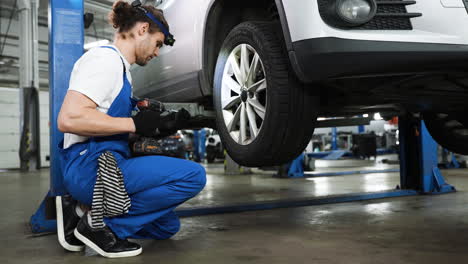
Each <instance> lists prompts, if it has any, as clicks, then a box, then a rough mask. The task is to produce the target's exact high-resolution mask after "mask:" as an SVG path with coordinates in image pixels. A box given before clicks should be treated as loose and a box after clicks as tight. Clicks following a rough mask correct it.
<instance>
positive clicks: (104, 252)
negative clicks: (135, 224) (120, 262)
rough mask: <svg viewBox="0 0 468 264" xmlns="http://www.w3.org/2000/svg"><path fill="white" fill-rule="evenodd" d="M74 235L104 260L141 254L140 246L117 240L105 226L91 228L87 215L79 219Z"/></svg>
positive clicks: (124, 240)
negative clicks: (104, 258)
mask: <svg viewBox="0 0 468 264" xmlns="http://www.w3.org/2000/svg"><path fill="white" fill-rule="evenodd" d="M74 233H75V236H76V237H77V238H78V239H79V240H81V241H82V242H83V243H84V244H85V245H86V246H88V247H90V248H92V249H93V250H94V251H96V252H97V253H98V254H99V255H101V256H103V257H106V258H124V257H134V256H137V255H140V254H141V252H142V248H141V246H140V245H138V244H136V243H132V242H130V241H128V240H126V239H120V238H118V237H117V236H116V235H115V234H114V233H113V232H112V230H111V229H110V228H109V227H107V226H105V227H103V228H91V226H90V224H89V223H88V217H87V214H85V215H84V216H83V217H82V218H81V220H80V222H79V223H78V226H77V227H76V229H75V231H74Z"/></svg>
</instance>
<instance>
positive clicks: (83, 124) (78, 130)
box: [58, 90, 135, 136]
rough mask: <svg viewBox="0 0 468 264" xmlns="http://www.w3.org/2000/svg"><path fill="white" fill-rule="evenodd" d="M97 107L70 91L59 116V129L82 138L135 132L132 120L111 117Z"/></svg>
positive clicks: (80, 95)
mask: <svg viewBox="0 0 468 264" xmlns="http://www.w3.org/2000/svg"><path fill="white" fill-rule="evenodd" d="M96 107H97V105H96V103H95V102H93V100H91V99H89V98H88V97H86V96H85V95H83V94H81V93H79V92H76V91H73V90H71V91H68V92H67V95H66V96H65V100H64V102H63V105H62V108H61V109H60V113H59V116H58V129H59V130H60V131H62V132H64V133H72V134H77V135H80V136H110V135H115V134H122V133H134V132H135V124H134V122H133V120H132V118H123V117H111V116H109V115H107V114H104V113H102V112H100V111H99V110H97V109H96Z"/></svg>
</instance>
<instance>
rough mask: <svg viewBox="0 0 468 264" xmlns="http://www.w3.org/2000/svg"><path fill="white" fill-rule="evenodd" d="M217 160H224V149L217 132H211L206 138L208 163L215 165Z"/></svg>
mask: <svg viewBox="0 0 468 264" xmlns="http://www.w3.org/2000/svg"><path fill="white" fill-rule="evenodd" d="M216 159H224V147H223V143H222V142H221V138H220V137H219V134H218V132H217V131H216V130H211V132H210V133H209V134H208V135H207V138H206V161H208V163H213V162H214V161H215V160H216Z"/></svg>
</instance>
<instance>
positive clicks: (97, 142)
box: [56, 1, 206, 258]
mask: <svg viewBox="0 0 468 264" xmlns="http://www.w3.org/2000/svg"><path fill="white" fill-rule="evenodd" d="M109 21H110V23H111V24H112V25H113V27H114V28H115V29H116V34H115V38H114V43H113V45H109V46H102V47H96V48H93V49H91V50H90V51H88V52H87V53H85V54H84V55H83V56H82V57H81V58H80V59H79V60H78V61H77V62H76V64H75V66H74V68H73V72H72V74H71V78H70V86H69V89H68V92H67V94H66V96H65V99H64V102H63V105H62V108H61V110H60V114H59V117H58V126H59V129H60V131H62V132H64V133H65V135H64V141H63V142H62V143H61V146H60V147H61V148H60V153H61V155H62V157H63V162H62V169H63V175H64V184H65V187H66V188H67V190H68V192H69V194H70V195H67V196H63V197H57V198H56V199H57V200H56V202H57V206H58V208H57V226H58V236H59V241H60V244H61V245H62V246H63V247H64V248H65V249H67V250H69V251H80V250H83V248H84V245H86V246H89V247H91V248H92V249H94V250H95V251H96V252H97V253H99V254H100V255H102V256H104V257H110V258H114V257H129V256H136V255H138V254H140V253H141V252H142V248H141V246H140V245H138V244H136V243H133V242H130V241H128V240H127V239H128V238H136V239H167V238H170V237H172V236H173V235H174V234H176V233H177V232H178V231H179V228H180V222H179V219H178V217H177V215H176V214H175V213H174V209H175V208H176V207H177V206H178V205H180V204H182V203H184V202H185V201H187V200H188V199H190V198H192V197H194V196H195V195H197V194H198V193H199V192H200V191H201V190H202V189H203V187H204V186H205V183H206V174H205V170H204V168H203V167H202V166H200V165H199V164H197V163H194V162H191V161H187V160H182V159H175V158H170V157H164V156H144V157H135V158H132V157H131V156H130V150H129V146H128V136H129V133H136V134H139V135H144V136H151V135H152V134H153V133H154V131H156V130H159V131H162V132H166V133H167V132H170V131H174V132H175V131H177V129H179V128H180V127H179V125H180V122H179V121H181V122H182V120H180V119H181V118H179V117H178V116H177V113H173V114H174V115H169V117H164V116H162V115H160V113H157V112H155V111H140V112H138V113H137V114H136V115H135V116H133V117H132V111H133V110H134V107H135V104H136V102H135V100H134V99H132V86H131V75H130V72H129V69H130V66H131V65H132V64H135V63H136V64H138V65H140V66H145V65H146V64H147V63H148V62H149V61H150V60H151V59H152V58H154V57H157V56H158V54H159V50H160V48H161V47H162V46H163V45H164V44H165V45H171V46H172V45H173V44H174V41H175V40H174V38H173V36H172V35H171V34H170V33H169V26H168V24H167V21H166V20H165V18H164V16H163V12H162V11H161V10H159V9H156V8H155V7H152V6H148V5H141V3H140V2H139V1H135V2H133V3H132V4H129V3H126V2H124V1H117V2H115V3H114V5H113V8H112V11H111V12H110V14H109ZM167 118H171V122H166V121H167V120H166V119H167ZM83 205H84V206H83ZM104 207H105V208H107V211H111V213H109V212H106V211H104V212H103V209H102V208H104ZM85 208H91V209H89V210H86V209H85ZM110 216H113V217H110Z"/></svg>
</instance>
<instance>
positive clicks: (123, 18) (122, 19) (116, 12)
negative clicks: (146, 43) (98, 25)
mask: <svg viewBox="0 0 468 264" xmlns="http://www.w3.org/2000/svg"><path fill="white" fill-rule="evenodd" d="M133 15H135V14H134V10H133V7H132V6H131V5H130V4H129V3H127V2H125V1H117V2H115V3H114V5H113V6H112V12H111V13H110V15H109V20H110V21H111V23H112V26H113V27H114V28H122V27H125V24H126V22H127V21H128V18H129V17H132V16H133Z"/></svg>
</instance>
